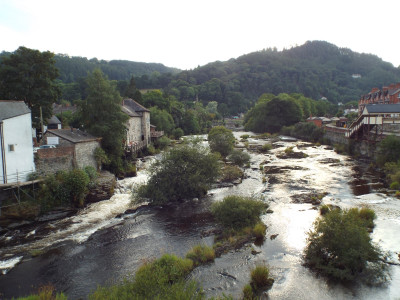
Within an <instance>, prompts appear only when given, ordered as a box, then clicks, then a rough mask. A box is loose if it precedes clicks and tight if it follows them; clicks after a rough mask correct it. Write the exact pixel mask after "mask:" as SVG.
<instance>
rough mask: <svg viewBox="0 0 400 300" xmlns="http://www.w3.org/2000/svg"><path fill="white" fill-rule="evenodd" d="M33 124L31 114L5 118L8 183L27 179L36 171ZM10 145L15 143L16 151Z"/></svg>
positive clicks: (4, 131) (4, 130)
mask: <svg viewBox="0 0 400 300" xmlns="http://www.w3.org/2000/svg"><path fill="white" fill-rule="evenodd" d="M31 124H32V123H31V115H30V114H25V115H22V116H17V117H14V118H10V119H6V120H3V133H4V148H5V149H4V150H5V161H6V167H7V183H12V182H17V181H27V175H28V174H29V173H32V172H34V171H35V163H34V160H33V144H32V131H31V130H32V129H31V128H32V125H31ZM9 145H14V151H10V149H9ZM0 176H1V177H2V173H1V174H0ZM0 179H1V183H3V178H0Z"/></svg>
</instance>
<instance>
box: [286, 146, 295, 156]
mask: <svg viewBox="0 0 400 300" xmlns="http://www.w3.org/2000/svg"><path fill="white" fill-rule="evenodd" d="M293 148H294V147H293V146H291V147H287V148H286V149H285V153H286V154H292V153H293Z"/></svg>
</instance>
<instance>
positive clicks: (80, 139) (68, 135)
mask: <svg viewBox="0 0 400 300" xmlns="http://www.w3.org/2000/svg"><path fill="white" fill-rule="evenodd" d="M47 132H50V133H52V134H54V135H56V136H58V137H60V138H62V139H65V140H67V141H70V142H71V143H74V144H76V143H84V142H91V141H100V140H101V138H98V137H95V136H94V135H91V134H89V133H87V132H84V131H82V130H79V129H73V130H71V129H48V130H47V131H46V133H47ZM46 133H45V134H46Z"/></svg>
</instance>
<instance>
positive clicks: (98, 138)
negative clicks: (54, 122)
mask: <svg viewBox="0 0 400 300" xmlns="http://www.w3.org/2000/svg"><path fill="white" fill-rule="evenodd" d="M54 130H60V129H47V130H46V132H50V133H52V134H54V135H56V136H58V137H60V138H63V139H64V140H67V141H69V142H71V143H74V144H79V143H84V142H93V141H98V142H99V141H101V139H102V138H101V137H97V138H93V139H87V140H84V141H78V142H77V141H72V140H71V139H70V138H67V137H65V136H62V135H60V134H57V133H56V132H54ZM64 130H65V129H64ZM46 132H45V133H44V134H46Z"/></svg>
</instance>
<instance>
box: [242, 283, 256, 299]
mask: <svg viewBox="0 0 400 300" xmlns="http://www.w3.org/2000/svg"><path fill="white" fill-rule="evenodd" d="M254 298H255V295H254V293H253V288H252V287H251V285H250V284H246V285H245V286H244V288H243V300H253V299H254Z"/></svg>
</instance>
